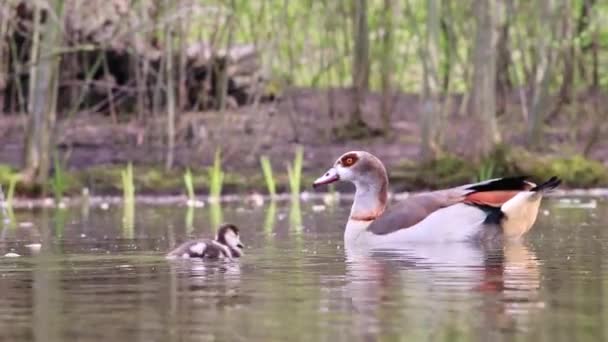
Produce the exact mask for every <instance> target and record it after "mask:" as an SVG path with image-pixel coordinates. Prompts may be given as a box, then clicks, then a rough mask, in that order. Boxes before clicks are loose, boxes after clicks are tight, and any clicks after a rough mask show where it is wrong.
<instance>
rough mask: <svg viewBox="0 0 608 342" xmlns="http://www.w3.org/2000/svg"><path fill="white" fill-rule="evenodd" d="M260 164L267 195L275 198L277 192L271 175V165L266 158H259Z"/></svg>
mask: <svg viewBox="0 0 608 342" xmlns="http://www.w3.org/2000/svg"><path fill="white" fill-rule="evenodd" d="M260 164H261V165H262V173H263V174H264V180H265V181H266V188H267V189H268V194H270V196H275V195H276V194H277V190H276V184H275V180H274V176H273V174H272V164H270V160H269V159H268V157H266V156H261V157H260Z"/></svg>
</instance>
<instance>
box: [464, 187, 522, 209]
mask: <svg viewBox="0 0 608 342" xmlns="http://www.w3.org/2000/svg"><path fill="white" fill-rule="evenodd" d="M518 193H519V191H485V192H473V193H471V194H469V195H466V196H465V199H464V203H467V204H475V205H481V206H490V207H500V206H502V205H503V204H505V202H507V201H508V200H510V199H511V198H513V197H515V195H517V194H518Z"/></svg>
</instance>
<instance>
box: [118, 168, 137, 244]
mask: <svg viewBox="0 0 608 342" xmlns="http://www.w3.org/2000/svg"><path fill="white" fill-rule="evenodd" d="M121 179H122V191H123V200H124V204H123V217H122V221H123V237H124V238H126V239H132V238H133V237H134V235H135V231H134V228H135V183H134V181H133V165H132V164H131V163H129V164H127V167H126V169H124V170H123V171H122V172H121Z"/></svg>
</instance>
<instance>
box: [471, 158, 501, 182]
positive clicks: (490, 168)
mask: <svg viewBox="0 0 608 342" xmlns="http://www.w3.org/2000/svg"><path fill="white" fill-rule="evenodd" d="M495 169H496V161H495V160H494V159H486V160H484V161H483V162H482V163H481V165H480V167H479V169H478V171H477V177H476V178H475V181H477V182H481V181H484V180H488V179H491V178H493V177H494V171H495Z"/></svg>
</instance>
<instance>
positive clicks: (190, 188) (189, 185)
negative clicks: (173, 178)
mask: <svg viewBox="0 0 608 342" xmlns="http://www.w3.org/2000/svg"><path fill="white" fill-rule="evenodd" d="M184 184H185V185H186V193H187V194H188V201H189V202H190V203H194V201H195V200H196V195H195V194H194V179H193V178H192V172H190V169H186V173H184Z"/></svg>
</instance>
